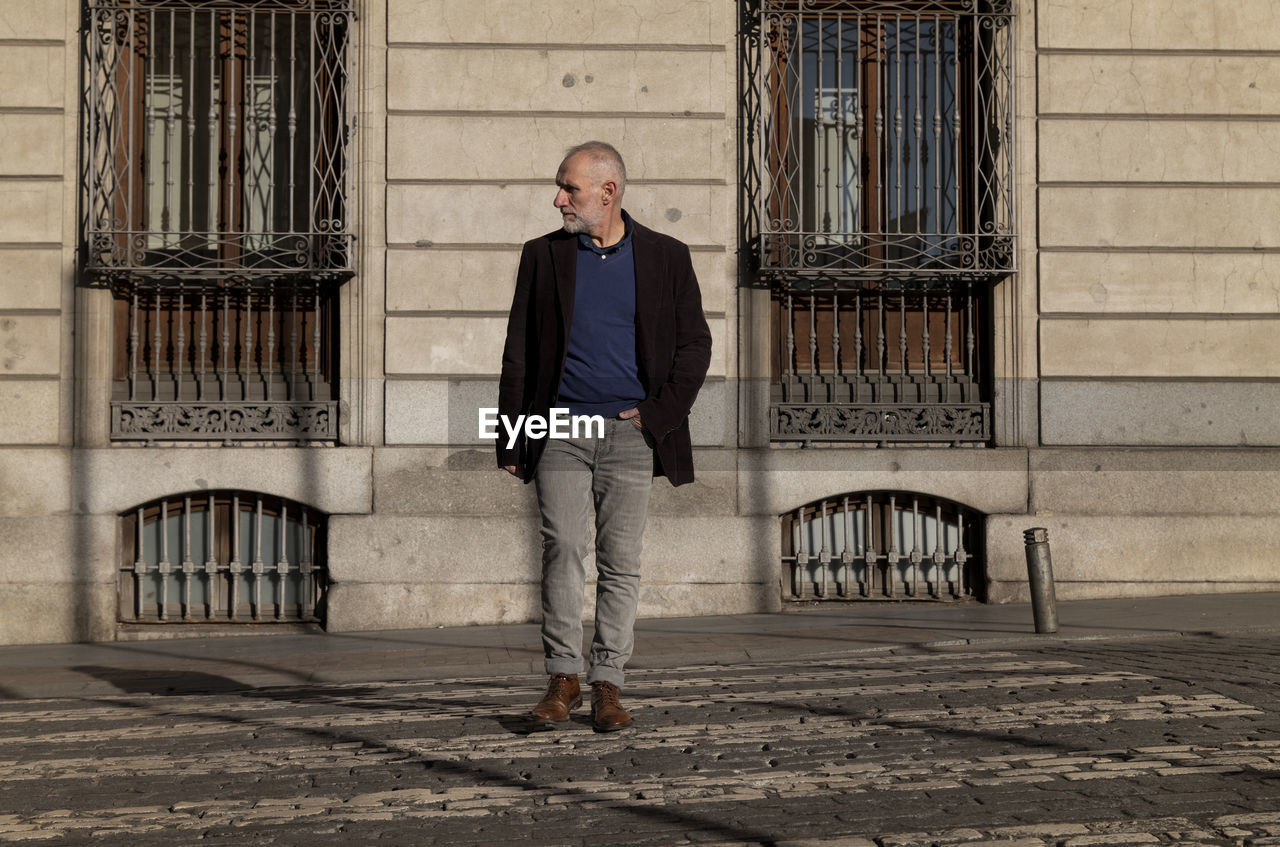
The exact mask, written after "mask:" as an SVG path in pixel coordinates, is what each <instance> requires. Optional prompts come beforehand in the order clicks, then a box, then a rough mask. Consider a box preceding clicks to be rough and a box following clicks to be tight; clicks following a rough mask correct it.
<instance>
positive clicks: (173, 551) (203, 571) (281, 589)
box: [119, 490, 325, 623]
mask: <svg viewBox="0 0 1280 847" xmlns="http://www.w3.org/2000/svg"><path fill="white" fill-rule="evenodd" d="M120 524H121V538H122V544H121V557H120V579H119V594H120V620H121V622H124V623H236V622H242V623H269V622H281V623H284V622H293V623H296V622H305V621H318V620H319V613H318V610H319V609H320V608H321V601H322V599H323V595H324V589H325V564H324V563H325V552H324V547H325V545H324V536H325V516H324V515H323V514H321V513H320V512H317V511H316V510H315V509H311V508H308V507H307V506H304V505H302V504H301V503H296V502H294V501H292V500H288V499H285V498H283V497H273V496H270V495H266V494H261V493H257V492H252V491H227V490H222V491H200V492H195V493H189V494H179V495H174V496H171V497H166V498H164V499H161V500H155V501H152V502H151V503H147V504H145V505H142V506H139V507H137V508H136V509H131V510H129V511H128V512H125V513H124V514H122V515H121V516H120Z"/></svg>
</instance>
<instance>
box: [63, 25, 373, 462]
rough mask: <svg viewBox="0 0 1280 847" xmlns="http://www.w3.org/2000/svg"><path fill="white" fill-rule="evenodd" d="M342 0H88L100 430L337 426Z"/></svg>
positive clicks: (197, 434)
mask: <svg viewBox="0 0 1280 847" xmlns="http://www.w3.org/2000/svg"><path fill="white" fill-rule="evenodd" d="M352 17H353V15H352V11H351V8H350V0H247V1H246V2H229V1H228V0H91V2H89V3H88V6H87V24H88V25H87V28H86V42H85V62H86V75H85V76H86V80H87V91H86V101H85V110H86V121H85V123H86V128H87V139H86V144H87V147H86V178H85V184H86V188H87V191H88V198H87V203H86V218H87V220H86V233H85V254H86V255H85V268H86V272H87V276H88V278H89V280H90V281H91V282H94V283H97V284H103V285H107V286H109V287H110V288H111V290H112V291H113V293H114V295H115V297H116V309H115V321H114V335H115V350H114V356H113V360H114V365H115V367H114V380H115V381H114V395H113V400H112V430H111V432H112V436H113V437H114V438H117V439H146V440H154V439H183V440H187V439H202V438H204V439H229V438H253V439H259V438H289V439H300V440H316V439H318V440H333V439H334V438H335V437H336V424H337V399H338V398H337V395H336V379H335V374H336V361H335V356H334V354H335V350H336V345H335V343H334V341H335V334H334V327H335V325H336V314H335V312H336V297H335V296H334V292H335V289H336V287H337V285H338V284H340V283H341V282H342V281H343V280H345V279H346V278H348V277H349V276H350V275H351V234H350V226H349V215H348V212H349V209H348V198H349V195H350V190H349V174H350V169H349V151H348V146H349V141H350V138H349V136H350V129H351V127H350V124H349V118H348V114H347V90H348V83H349V44H350V34H351V32H350V30H351V25H352Z"/></svg>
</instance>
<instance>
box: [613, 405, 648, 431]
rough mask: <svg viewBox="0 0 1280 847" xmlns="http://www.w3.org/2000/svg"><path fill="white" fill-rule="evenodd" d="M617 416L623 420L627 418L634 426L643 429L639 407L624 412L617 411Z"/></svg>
mask: <svg viewBox="0 0 1280 847" xmlns="http://www.w3.org/2000/svg"><path fill="white" fill-rule="evenodd" d="M618 417H620V418H622V419H623V420H629V421H631V422H632V423H633V424H635V425H636V426H638V427H640V428H641V429H644V422H643V421H642V420H640V410H639V409H627V410H626V411H625V412H619V413H618Z"/></svg>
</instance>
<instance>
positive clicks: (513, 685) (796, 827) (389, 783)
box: [0, 636, 1280, 847]
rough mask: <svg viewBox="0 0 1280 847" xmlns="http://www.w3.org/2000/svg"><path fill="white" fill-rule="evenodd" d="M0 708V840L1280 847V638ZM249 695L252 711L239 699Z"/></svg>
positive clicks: (133, 685) (154, 695) (170, 692)
mask: <svg viewBox="0 0 1280 847" xmlns="http://www.w3.org/2000/svg"><path fill="white" fill-rule="evenodd" d="M77 670H79V671H81V672H84V673H87V674H92V675H95V676H98V677H99V678H102V679H109V680H111V681H112V682H114V683H115V685H116V686H118V687H119V688H120V689H121V690H122V691H124V692H125V693H122V694H120V695H118V696H109V697H94V698H79V699H44V700H11V701H6V702H0V797H3V798H4V799H3V800H0V842H16V843H69V844H87V843H92V844H102V845H129V846H130V847H139V845H142V846H143V847H145V845H152V844H155V845H159V844H165V845H171V844H187V843H194V842H198V841H202V840H203V841H204V842H213V843H231V844H286V845H295V844H296V845H308V847H311V845H325V844H343V845H351V844H356V845H359V844H366V843H386V844H405V845H408V844H414V845H418V844H424V845H428V844H449V845H468V844H477V845H478V844H485V845H493V844H503V843H510V844H517V843H524V842H536V843H538V844H548V845H588V844H596V843H608V844H616V845H648V844H655V845H656V844H679V843H689V842H695V843H706V844H789V845H797V846H798V845H842V847H865V845H873V844H874V845H880V847H916V845H960V844H964V845H975V844H1002V845H1008V847H1042V845H1065V847H1091V845H1114V844H1166V843H1178V844H1233V845H1258V847H1261V845H1280V685H1278V683H1280V638H1278V637H1275V636H1270V637H1250V636H1242V637H1229V638H1223V637H1218V638H1213V637H1188V638H1179V639H1170V640H1167V641H1152V640H1140V641H1136V640H1135V641H1108V642H1103V641H1089V642H1046V643H1045V644H1043V645H1038V646H1034V647H1011V648H1006V649H996V648H992V649H974V648H972V647H970V648H950V649H945V648H938V649H932V650H927V649H921V648H906V649H900V650H895V651H884V652H863V653H856V654H854V653H851V654H848V655H845V656H839V657H831V656H825V657H823V658H821V659H814V658H809V659H805V658H803V657H799V658H797V659H796V660H794V661H767V662H764V661H761V662H755V663H751V664H740V665H736V666H729V667H720V666H697V667H683V668H679V669H675V670H670V671H644V672H636V673H633V674H632V675H631V677H630V678H629V680H628V685H627V688H626V690H625V691H624V702H625V703H626V704H627V705H629V706H630V707H632V710H633V712H634V714H635V717H636V722H637V723H636V726H635V727H634V728H633V729H631V730H628V731H624V732H620V733H614V734H609V735H598V734H595V733H593V732H592V731H591V729H590V726H589V723H588V721H587V714H586V712H585V710H584V711H582V712H580V713H578V714H577V715H575V719H574V721H573V723H572V725H571V726H569V727H567V728H565V729H561V730H555V731H549V732H533V731H531V728H530V727H529V726H528V725H527V724H526V722H525V721H524V719H523V717H522V714H523V712H524V711H525V710H526V709H527V708H528V707H529V705H531V704H532V703H533V702H534V701H535V700H536V699H537V697H538V695H539V694H540V693H541V689H542V686H543V684H544V680H543V678H542V677H539V676H529V675H524V676H516V677H493V678H480V677H477V678H470V679H455V680H434V681H430V682H408V683H387V684H376V685H368V684H350V685H345V684H317V685H308V686H305V687H293V688H255V689H245V688H239V689H238V686H237V685H236V684H235V683H232V682H230V681H229V680H226V679H222V678H220V677H216V676H209V675H203V674H194V673H187V674H177V675H175V674H168V675H165V674H157V675H140V674H136V673H134V674H127V673H123V672H122V671H121V670H120V669H113V668H108V667H82V668H77ZM237 689H238V690H237Z"/></svg>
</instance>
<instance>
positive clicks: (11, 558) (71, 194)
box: [0, 0, 115, 643]
mask: <svg viewBox="0 0 1280 847" xmlns="http://www.w3.org/2000/svg"><path fill="white" fill-rule="evenodd" d="M0 13H2V14H0V538H3V539H4V540H5V543H4V544H3V545H2V548H3V549H0V643H14V642H19V643H21V642H25V641H67V640H75V639H80V638H101V637H105V636H108V635H109V633H110V628H109V625H108V621H109V620H110V618H109V614H110V611H111V603H112V599H113V598H112V595H111V594H109V593H107V592H105V591H104V590H103V589H104V586H105V585H106V584H107V583H108V582H109V580H110V579H111V574H110V573H109V572H104V571H103V569H102V568H101V567H99V566H98V562H99V561H100V560H98V559H97V558H96V557H95V555H94V551H96V550H98V549H102V550H110V549H113V548H114V532H115V524H114V522H113V521H111V520H106V521H102V520H93V519H83V518H79V517H77V516H75V515H73V506H72V495H73V487H72V474H71V458H70V454H69V452H68V451H67V449H66V448H67V447H69V446H70V443H71V437H72V436H71V432H72V423H73V421H72V415H71V409H72V388H73V383H72V379H71V378H72V374H73V368H72V365H71V363H72V356H73V347H72V333H71V327H72V321H73V314H74V306H73V304H74V302H75V292H74V288H73V285H72V279H73V268H74V249H75V210H76V201H77V194H76V192H77V180H76V176H75V174H76V152H77V148H76V131H77V102H78V100H77V92H76V86H77V79H78V61H79V54H78V51H77V47H76V40H75V38H76V36H75V32H76V28H77V25H78V4H77V3H76V2H74V0H40V2H36V0H4V2H3V3H0Z"/></svg>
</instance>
